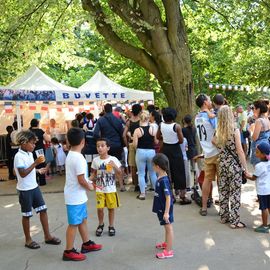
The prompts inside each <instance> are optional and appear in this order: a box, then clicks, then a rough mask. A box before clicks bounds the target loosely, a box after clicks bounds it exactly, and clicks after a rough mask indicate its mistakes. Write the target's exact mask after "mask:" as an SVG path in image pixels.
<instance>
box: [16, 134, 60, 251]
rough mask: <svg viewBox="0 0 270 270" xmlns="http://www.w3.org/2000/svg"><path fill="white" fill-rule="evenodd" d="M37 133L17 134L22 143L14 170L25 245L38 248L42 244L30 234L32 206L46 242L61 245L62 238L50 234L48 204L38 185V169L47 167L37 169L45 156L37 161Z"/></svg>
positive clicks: (19, 142) (43, 171) (44, 170)
mask: <svg viewBox="0 0 270 270" xmlns="http://www.w3.org/2000/svg"><path fill="white" fill-rule="evenodd" d="M36 140H37V139H36V135H35V134H34V133H33V132H31V131H21V132H19V133H18V134H17V136H16V142H17V143H18V145H20V148H19V151H18V152H17V154H16V155H15V157H14V170H15V173H16V176H17V179H18V182H17V190H18V194H19V202H20V205H21V211H22V225H23V231H24V235H25V247H27V248H30V249H38V248H40V245H39V244H38V243H37V242H35V241H33V240H32V238H31V234H30V217H32V216H33V214H32V208H34V209H35V211H36V213H39V215H40V222H41V224H42V228H43V231H44V238H45V243H46V244H51V245H59V244H60V243H61V240H60V239H58V238H56V237H53V236H52V235H51V234H50V230H49V223H48V216H47V206H46V204H45V202H44V200H43V197H42V193H41V191H40V189H39V187H38V184H37V179H36V171H38V173H40V174H44V173H46V169H45V168H41V169H37V170H36V166H37V165H39V164H41V163H44V161H45V157H44V156H39V157H38V158H37V159H36V160H35V161H34V158H33V154H32V152H33V151H34V149H35V143H36Z"/></svg>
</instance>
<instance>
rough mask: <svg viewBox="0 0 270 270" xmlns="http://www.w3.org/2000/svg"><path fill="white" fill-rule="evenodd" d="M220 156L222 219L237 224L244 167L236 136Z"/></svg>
mask: <svg viewBox="0 0 270 270" xmlns="http://www.w3.org/2000/svg"><path fill="white" fill-rule="evenodd" d="M219 158H220V163H219V181H218V187H219V202H220V216H221V221H222V222H223V223H226V222H230V223H231V224H233V225H237V224H238V223H239V222H240V206H241V184H242V172H243V169H242V167H241V165H240V161H239V158H238V155H237V151H236V145H235V138H234V137H233V138H232V139H230V140H229V141H228V142H227V143H226V145H225V147H224V148H223V149H221V152H220V154H219Z"/></svg>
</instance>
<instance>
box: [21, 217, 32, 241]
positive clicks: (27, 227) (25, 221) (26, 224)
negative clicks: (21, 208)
mask: <svg viewBox="0 0 270 270" xmlns="http://www.w3.org/2000/svg"><path fill="white" fill-rule="evenodd" d="M22 226H23V232H24V236H25V244H27V245H29V244H31V242H32V238H31V235H30V217H22Z"/></svg>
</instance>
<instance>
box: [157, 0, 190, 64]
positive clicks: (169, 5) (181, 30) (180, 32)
mask: <svg viewBox="0 0 270 270" xmlns="http://www.w3.org/2000/svg"><path fill="white" fill-rule="evenodd" d="M162 2H163V6H164V8H165V13H166V18H167V21H166V23H167V28H168V38H169V41H170V44H171V47H172V49H173V50H174V52H175V53H176V54H177V56H178V58H179V59H181V54H182V52H180V50H179V48H181V47H183V44H185V45H187V44H188V41H187V36H186V31H185V22H184V18H183V15H182V12H181V9H180V3H179V0H162ZM179 38H182V40H180V39H179Z"/></svg>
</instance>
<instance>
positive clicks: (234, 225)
mask: <svg viewBox="0 0 270 270" xmlns="http://www.w3.org/2000/svg"><path fill="white" fill-rule="evenodd" d="M230 228H231V229H244V228H246V224H245V223H243V222H241V221H239V222H238V223H237V224H231V225H230Z"/></svg>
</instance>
